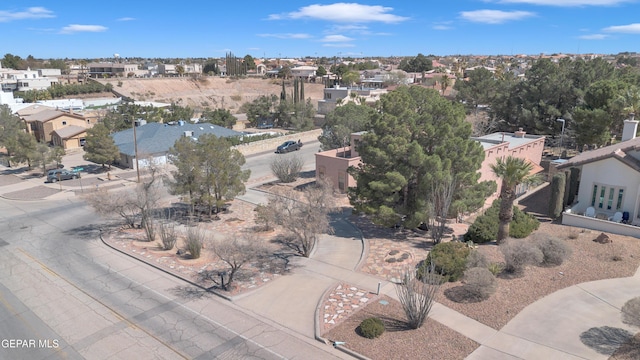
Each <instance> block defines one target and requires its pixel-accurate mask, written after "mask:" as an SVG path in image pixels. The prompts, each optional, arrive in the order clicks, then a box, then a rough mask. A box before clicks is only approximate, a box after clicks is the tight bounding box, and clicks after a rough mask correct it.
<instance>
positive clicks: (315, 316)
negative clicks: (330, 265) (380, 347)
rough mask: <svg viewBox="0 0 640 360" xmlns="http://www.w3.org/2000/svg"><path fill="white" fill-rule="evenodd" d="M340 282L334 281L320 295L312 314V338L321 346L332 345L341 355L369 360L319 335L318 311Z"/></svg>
mask: <svg viewBox="0 0 640 360" xmlns="http://www.w3.org/2000/svg"><path fill="white" fill-rule="evenodd" d="M340 283H341V282H340V281H336V282H335V283H333V284H331V285H330V286H329V287H327V289H326V290H325V291H324V293H322V297H320V300H319V301H318V305H317V306H316V311H315V312H314V314H313V325H314V337H315V339H316V340H318V341H320V342H321V343H323V344H326V345H332V344H333V347H334V348H335V349H337V350H339V351H342V352H343V353H345V354H347V355H349V356H352V357H354V358H356V359H359V360H371V359H370V358H368V357H366V356H364V355H362V354H360V353H358V352H355V351H353V350H351V349H349V348H346V347H344V346H342V345H336V343H335V342H334V341H331V340H329V339H326V338H324V337H322V336H321V335H320V333H321V332H320V322H321V321H320V311H321V309H322V306H323V305H324V300H325V299H326V298H327V294H329V292H330V291H331V290H332V289H335V288H336V286H337V285H339V284H340Z"/></svg>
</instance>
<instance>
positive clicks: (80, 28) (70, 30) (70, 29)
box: [60, 24, 107, 34]
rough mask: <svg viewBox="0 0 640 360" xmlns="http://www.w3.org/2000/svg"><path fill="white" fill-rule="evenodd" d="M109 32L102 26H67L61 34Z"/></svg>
mask: <svg viewBox="0 0 640 360" xmlns="http://www.w3.org/2000/svg"><path fill="white" fill-rule="evenodd" d="M103 31H107V28H106V27H104V26H102V25H78V24H71V25H68V26H65V27H63V28H62V30H60V33H61V34H73V33H77V32H103Z"/></svg>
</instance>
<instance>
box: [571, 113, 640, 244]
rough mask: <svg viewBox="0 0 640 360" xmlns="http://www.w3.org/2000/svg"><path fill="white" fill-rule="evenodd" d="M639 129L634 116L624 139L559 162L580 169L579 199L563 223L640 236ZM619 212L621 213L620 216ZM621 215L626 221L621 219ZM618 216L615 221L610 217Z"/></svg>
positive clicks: (627, 123)
mask: <svg viewBox="0 0 640 360" xmlns="http://www.w3.org/2000/svg"><path fill="white" fill-rule="evenodd" d="M637 129H638V121H637V120H635V119H634V118H633V116H632V117H631V118H630V119H628V120H625V122H624V130H623V133H622V139H621V140H622V141H621V142H619V143H617V144H613V145H610V146H606V147H602V148H600V149H596V150H591V151H585V152H583V153H581V154H579V155H577V156H575V157H573V158H571V159H569V160H568V161H566V162H565V163H563V164H561V165H559V166H558V169H559V170H562V169H570V168H577V169H579V171H580V182H579V186H578V191H577V194H576V200H577V202H575V203H574V204H573V206H572V207H571V209H569V210H567V211H566V212H565V213H564V214H563V216H562V223H563V224H565V225H572V226H579V227H585V228H590V229H595V230H601V231H608V232H612V233H616V234H622V235H632V236H637V237H640V228H638V227H637V226H633V225H640V138H638V137H636V133H637ZM587 209H589V211H587ZM616 213H620V214H618V216H617V217H616V216H615V215H616ZM582 214H589V215H590V216H583V215H582ZM591 216H593V217H591ZM620 216H623V219H624V222H625V224H621V223H619V222H618V220H619V219H620ZM614 218H615V219H616V221H615V222H614V221H610V220H613V219H614Z"/></svg>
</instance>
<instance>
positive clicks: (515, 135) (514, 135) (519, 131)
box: [513, 128, 527, 138]
mask: <svg viewBox="0 0 640 360" xmlns="http://www.w3.org/2000/svg"><path fill="white" fill-rule="evenodd" d="M526 133H527V132H526V131H523V130H522V128H520V129H518V131H516V132H514V133H513V137H517V138H524V135H525V134H526Z"/></svg>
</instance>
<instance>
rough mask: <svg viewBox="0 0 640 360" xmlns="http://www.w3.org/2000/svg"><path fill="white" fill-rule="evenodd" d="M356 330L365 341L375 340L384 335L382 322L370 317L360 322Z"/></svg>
mask: <svg viewBox="0 0 640 360" xmlns="http://www.w3.org/2000/svg"><path fill="white" fill-rule="evenodd" d="M358 329H359V332H360V334H361V335H362V336H364V337H366V338H367V339H375V338H377V337H378V336H380V335H382V333H384V324H383V323H382V320H380V319H378V318H376V317H370V318H366V319H364V320H362V322H361V323H360V326H358Z"/></svg>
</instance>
